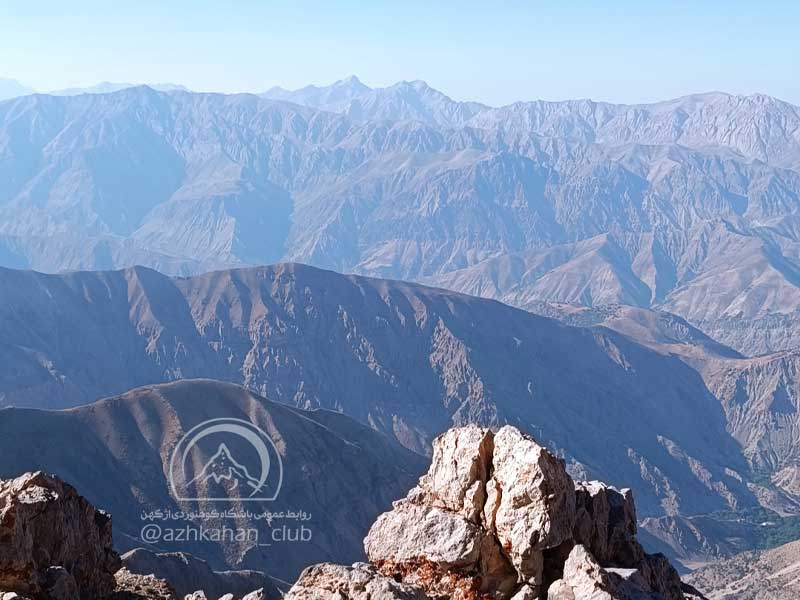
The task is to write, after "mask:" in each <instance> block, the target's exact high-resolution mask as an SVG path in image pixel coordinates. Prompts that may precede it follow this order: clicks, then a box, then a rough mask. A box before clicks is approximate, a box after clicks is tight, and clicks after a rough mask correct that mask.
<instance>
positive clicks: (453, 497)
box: [408, 425, 494, 522]
mask: <svg viewBox="0 0 800 600" xmlns="http://www.w3.org/2000/svg"><path fill="white" fill-rule="evenodd" d="M493 448H494V442H493V436H492V433H491V432H490V431H489V430H487V429H482V428H480V427H477V426H475V425H470V426H467V427H463V428H461V429H451V430H449V431H447V432H445V433H444V434H442V435H441V436H440V437H439V438H438V439H437V440H436V444H434V447H433V457H432V461H431V467H430V469H429V470H428V473H427V474H426V475H424V476H423V477H422V478H421V479H420V483H419V485H418V486H417V487H416V488H414V489H413V490H411V492H409V494H408V499H409V500H410V501H411V502H414V503H416V504H423V505H429V506H437V507H441V508H445V509H447V510H450V511H453V512H456V513H460V514H462V515H464V516H465V517H466V518H467V519H469V520H471V521H475V522H479V520H480V516H481V511H482V508H483V504H484V502H485V501H486V481H487V479H488V478H489V469H490V468H491V464H492V451H493Z"/></svg>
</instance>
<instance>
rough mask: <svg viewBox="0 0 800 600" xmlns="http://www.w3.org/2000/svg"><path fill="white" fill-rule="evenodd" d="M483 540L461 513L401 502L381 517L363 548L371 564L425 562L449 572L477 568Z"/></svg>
mask: <svg viewBox="0 0 800 600" xmlns="http://www.w3.org/2000/svg"><path fill="white" fill-rule="evenodd" d="M483 537H484V532H483V531H482V529H481V527H480V526H479V525H476V524H473V523H471V522H469V521H468V520H467V519H466V518H464V517H463V516H462V515H460V514H458V513H454V512H450V511H447V510H443V509H441V508H436V507H429V506H419V505H417V504H412V503H411V502H408V501H400V502H397V503H396V504H395V508H394V510H392V511H391V512H388V513H384V514H382V515H381V516H380V517H378V520H377V521H376V522H375V524H374V525H373V526H372V529H371V530H370V532H369V534H368V535H367V538H366V540H365V541H364V546H365V549H366V552H367V556H368V557H369V558H370V560H374V561H386V562H392V563H405V562H410V561H413V560H416V559H418V558H424V559H425V560H426V561H428V562H431V563H433V564H434V565H436V566H438V567H441V568H443V569H450V568H460V567H468V566H471V565H474V564H476V563H477V561H478V559H479V557H480V550H481V542H482V541H483Z"/></svg>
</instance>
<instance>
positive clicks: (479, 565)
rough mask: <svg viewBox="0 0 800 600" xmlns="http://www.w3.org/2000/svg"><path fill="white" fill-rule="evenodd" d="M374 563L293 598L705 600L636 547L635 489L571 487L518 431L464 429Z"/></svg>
mask: <svg viewBox="0 0 800 600" xmlns="http://www.w3.org/2000/svg"><path fill="white" fill-rule="evenodd" d="M364 547H365V551H366V554H367V557H368V559H369V563H368V564H366V563H359V564H355V565H353V566H351V567H350V566H339V565H332V564H323V565H316V566H312V567H309V568H308V569H306V570H305V571H304V572H303V573H302V575H301V576H300V579H299V580H298V581H297V583H296V584H295V585H294V586H293V587H292V589H291V590H290V591H289V593H288V595H287V597H286V598H287V600H307V599H312V598H313V599H317V600H335V599H340V598H348V599H351V600H367V599H370V600H391V599H403V600H411V599H414V600H417V599H429V600H445V599H452V600H479V599H480V600H483V599H493V600H534V599H547V600H580V599H592V600H604V599H609V600H610V599H631V600H633V599H642V600H644V599H652V600H659V599H660V600H684V599H687V598H702V596H701V594H700V593H699V592H697V591H696V590H694V589H693V588H691V587H690V586H688V585H686V584H684V583H682V582H681V580H680V577H679V576H678V573H677V571H676V570H675V569H674V568H673V567H672V566H671V565H670V564H669V562H668V561H667V559H666V558H665V557H664V556H662V555H660V554H655V555H650V554H646V553H645V552H644V550H643V549H642V547H641V545H640V544H639V542H638V541H637V540H636V509H635V506H634V502H633V497H632V494H631V492H630V491H629V490H622V491H618V490H616V489H614V488H612V487H609V486H607V485H605V484H603V483H600V482H596V481H594V482H588V483H587V482H574V481H573V480H572V479H571V478H570V476H569V475H568V474H567V472H566V469H565V467H564V462H563V461H562V460H560V459H559V458H557V457H556V456H554V455H553V454H551V453H550V452H548V451H547V450H546V449H545V448H544V447H542V446H540V445H539V444H538V443H536V441H534V440H533V439H532V438H531V437H529V436H527V435H525V434H523V433H522V432H521V431H519V430H518V429H516V428H514V427H511V426H506V427H503V428H502V429H500V430H499V431H497V432H496V433H495V432H492V431H491V430H489V429H483V428H480V427H477V426H474V425H470V426H467V427H462V428H455V429H451V430H449V431H447V432H446V433H444V434H442V435H441V436H439V437H438V438H437V439H436V440H435V442H434V445H433V458H432V464H431V466H430V469H429V470H428V472H427V474H426V475H424V476H423V477H422V478H421V479H420V481H419V484H418V485H417V486H416V487H414V488H413V489H412V490H411V491H410V492H409V493H408V495H407V496H406V497H405V498H403V499H401V500H398V501H397V502H395V503H394V508H393V509H392V510H391V511H389V512H387V513H384V514H383V515H381V516H380V517H379V518H378V520H377V521H376V522H375V524H374V525H373V526H372V528H371V530H370V532H369V534H368V535H367V537H366V539H365V540H364Z"/></svg>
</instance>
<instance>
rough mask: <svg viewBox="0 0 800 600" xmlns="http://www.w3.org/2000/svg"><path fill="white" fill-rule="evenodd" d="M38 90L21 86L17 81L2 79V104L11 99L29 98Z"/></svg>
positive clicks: (0, 79) (0, 99) (0, 91)
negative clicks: (28, 96)
mask: <svg viewBox="0 0 800 600" xmlns="http://www.w3.org/2000/svg"><path fill="white" fill-rule="evenodd" d="M35 92H36V90H34V89H33V88H30V87H28V86H26V85H23V84H21V83H20V82H19V81H17V80H16V79H4V78H1V77H0V102H1V101H3V100H8V99H9V98H17V97H19V96H27V95H29V94H34V93H35Z"/></svg>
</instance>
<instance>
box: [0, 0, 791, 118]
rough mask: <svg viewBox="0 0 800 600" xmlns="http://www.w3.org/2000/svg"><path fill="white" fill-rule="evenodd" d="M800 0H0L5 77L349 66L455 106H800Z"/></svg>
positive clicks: (155, 75) (261, 74) (66, 81)
mask: <svg viewBox="0 0 800 600" xmlns="http://www.w3.org/2000/svg"><path fill="white" fill-rule="evenodd" d="M798 23H800V2H790V1H769V0H767V1H764V2H755V1H753V2H740V1H739V0H728V1H717V0H696V1H694V2H684V1H683V0H673V1H669V2H667V1H663V2H656V1H650V0H639V1H636V2H633V1H627V0H624V1H623V0H619V1H613V0H605V1H601V0H597V1H595V2H588V1H577V0H576V1H569V0H563V1H559V2H555V1H552V2H550V1H549V2H543V1H542V2H540V1H536V0H529V1H528V2H515V1H503V0H495V1H493V2H490V1H483V2H473V1H471V0H461V1H459V2H436V1H432V0H429V1H428V2H417V1H416V0H406V1H403V2H391V3H390V2H380V1H378V0H373V1H370V2H366V1H364V2H354V1H351V0H329V1H327V2H316V1H303V2H299V1H297V0H296V1H294V2H272V1H267V0H262V1H260V2H256V1H247V0H240V1H232V0H220V1H217V2H208V1H204V0H195V1H187V0H171V1H160V2H154V1H151V0H139V1H137V2H122V1H119V2H108V1H105V2H94V1H81V0H73V1H71V2H63V1H61V0H37V1H35V2H31V1H30V0H26V1H17V0H0V77H7V78H12V79H17V80H19V81H20V82H22V83H23V84H26V85H28V86H30V87H33V88H35V89H37V90H39V91H46V90H53V89H60V88H67V87H80V86H87V85H93V84H96V83H98V82H100V81H113V82H130V83H162V82H170V83H179V84H183V85H186V86H187V87H189V88H190V89H193V90H197V91H217V92H261V91H265V90H267V89H269V88H270V87H272V86H274V85H280V86H282V87H286V88H289V89H293V88H298V87H302V86H304V85H307V84H310V83H313V84H318V85H322V84H328V83H332V82H333V81H335V80H337V79H342V78H344V77H347V76H349V75H357V76H358V77H359V78H360V79H361V80H362V81H364V83H366V84H368V85H370V86H373V87H380V86H386V85H391V84H392V83H395V82H397V81H401V80H414V79H423V80H425V81H427V82H428V83H429V84H430V85H432V86H433V87H435V88H437V89H440V90H442V91H443V92H445V93H446V94H448V95H449V96H451V97H453V98H454V99H457V100H478V101H481V102H485V103H488V104H492V105H501V104H507V103H510V102H514V101H517V100H533V99H546V100H563V99H568V98H592V99H594V100H605V101H611V102H625V103H636V102H648V101H655V100H663V99H667V98H674V97H678V96H682V95H686V94H690V93H696V92H704V91H712V90H719V91H726V92H730V93H737V94H751V93H757V92H758V93H766V94H770V95H773V96H777V97H779V98H782V99H784V100H788V101H790V102H793V103H795V104H800V76H798V74H800V35H798Z"/></svg>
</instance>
